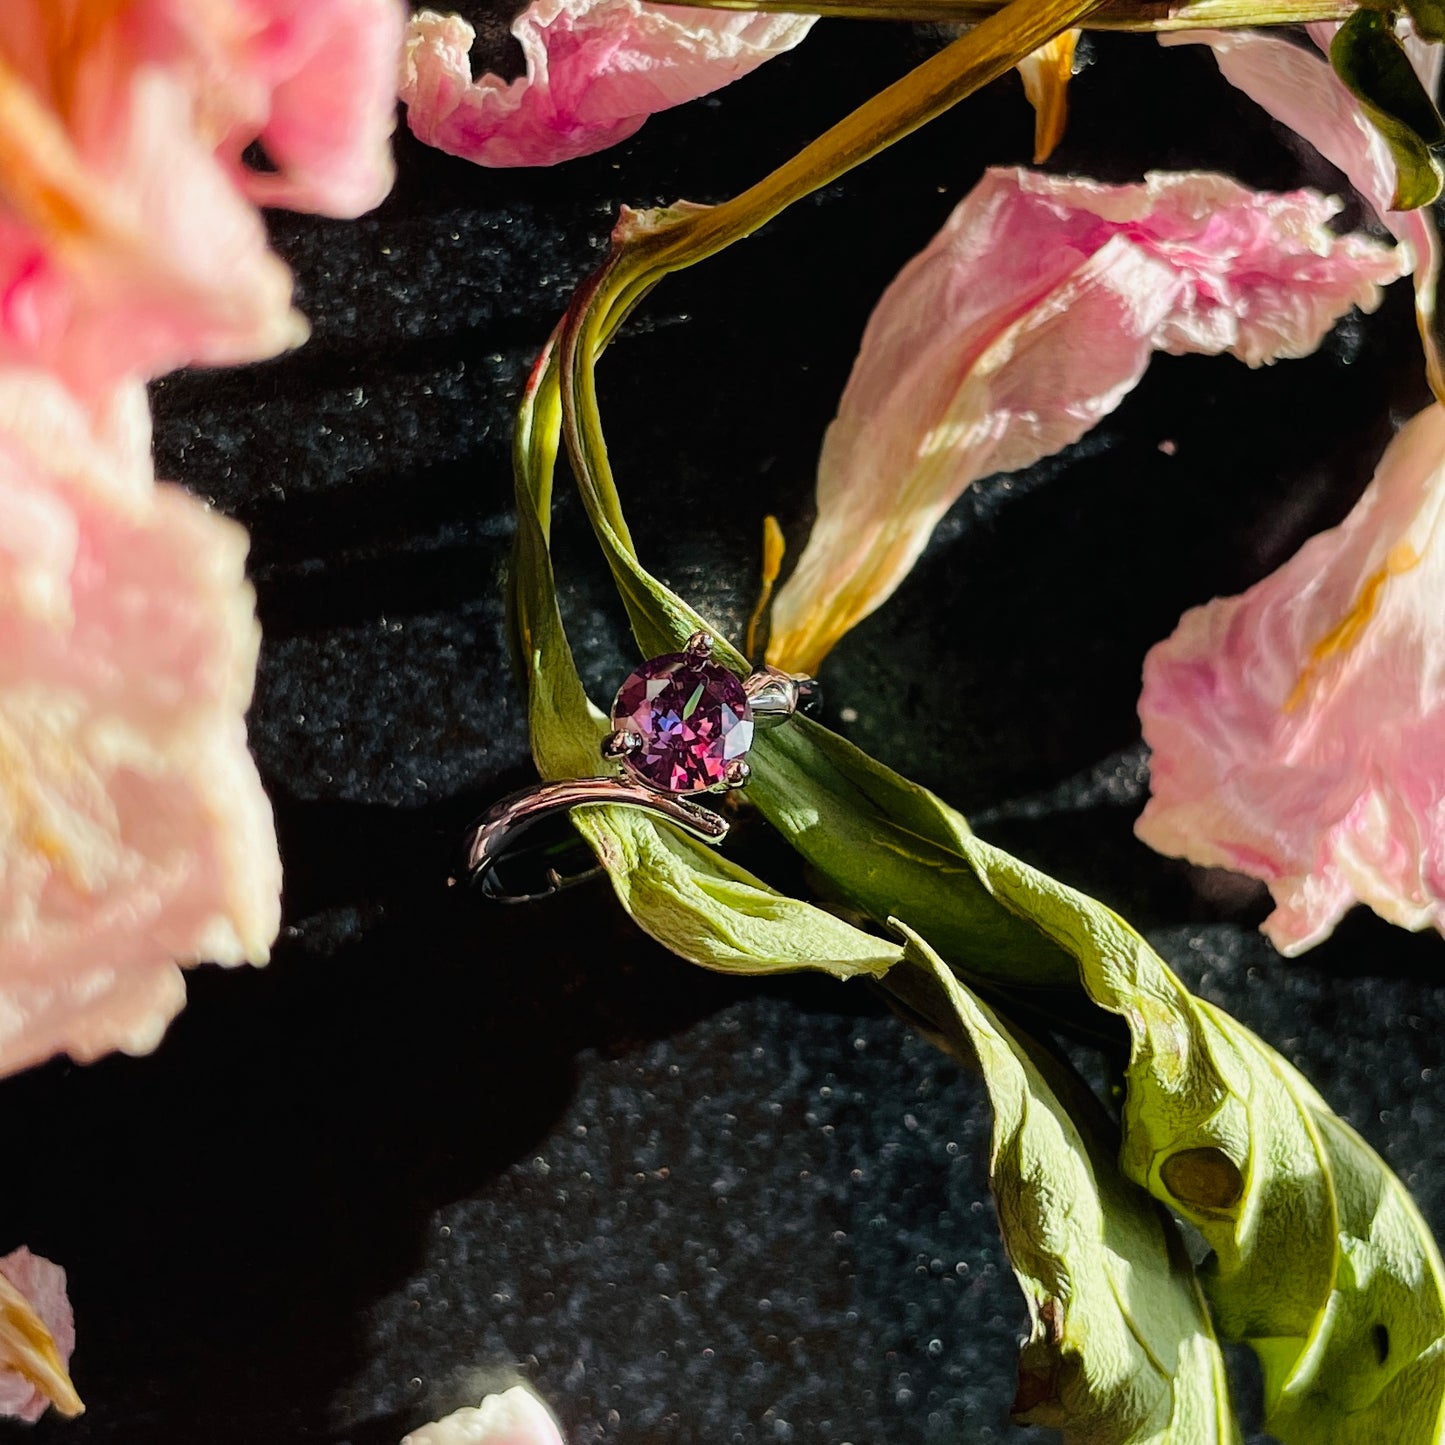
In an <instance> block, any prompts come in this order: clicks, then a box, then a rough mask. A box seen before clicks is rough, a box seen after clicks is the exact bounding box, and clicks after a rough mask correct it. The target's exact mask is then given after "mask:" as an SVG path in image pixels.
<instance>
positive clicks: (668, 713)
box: [612, 652, 753, 793]
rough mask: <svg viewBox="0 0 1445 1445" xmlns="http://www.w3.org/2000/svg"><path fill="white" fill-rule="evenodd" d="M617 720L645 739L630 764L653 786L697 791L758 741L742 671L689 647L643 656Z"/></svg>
mask: <svg viewBox="0 0 1445 1445" xmlns="http://www.w3.org/2000/svg"><path fill="white" fill-rule="evenodd" d="M612 726H613V727H614V728H618V729H620V730H623V731H626V732H631V733H636V734H637V735H638V736H639V737H640V738H641V739H642V746H641V747H640V748H638V749H637V750H636V751H635V752H631V753H629V754H628V755H627V757H626V758H625V759H624V763H625V766H626V767H628V768H629V769H630V770H631V771H632V772H634V773H636V774H637V776H638V777H640V778H642V779H643V780H644V781H645V782H648V783H651V784H652V785H653V787H655V788H663V789H665V790H666V791H667V792H669V793H697V792H701V791H702V790H703V789H704V788H711V787H714V786H715V785H716V784H718V783H721V782H722V781H723V779H724V775H725V773H726V771H727V765H728V764H729V763H730V762H731V761H732V760H733V759H734V758H740V757H742V755H743V754H744V753H745V752H747V750H748V748H749V747H751V746H752V741H753V714H752V709H751V708H750V707H749V706H748V696H747V694H746V693H745V692H744V691H743V685H742V683H741V682H739V681H738V679H737V677H736V676H734V675H733V674H732V673H731V672H729V671H728V670H727V668H725V667H720V666H719V665H718V664H717V663H715V662H708V661H706V660H704V659H701V658H693V657H689V656H688V655H687V654H686V653H685V652H669V653H666V654H664V655H663V656H662V657H654V658H652V659H651V661H649V662H644V663H643V664H642V666H641V667H639V668H638V669H637V671H636V672H634V673H632V674H631V675H630V676H629V677H628V679H627V681H626V682H624V683H623V684H622V686H621V687H620V688H619V689H618V691H617V701H616V702H614V703H613V704H612Z"/></svg>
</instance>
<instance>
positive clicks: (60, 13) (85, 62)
mask: <svg viewBox="0 0 1445 1445" xmlns="http://www.w3.org/2000/svg"><path fill="white" fill-rule="evenodd" d="M398 3H399V0H113V3H108V4H105V5H96V4H92V3H87V0H6V3H5V4H4V5H0V365H19V366H35V365H38V366H44V367H48V368H50V369H51V370H53V371H55V372H56V374H57V375H59V376H61V377H62V378H63V379H64V380H65V382H66V383H67V385H69V386H71V387H72V388H73V389H74V390H75V391H76V392H77V393H78V394H80V395H82V396H85V397H93V396H98V395H103V394H105V393H107V392H108V391H109V390H110V388H111V387H112V386H113V385H114V384H115V383H116V382H117V381H118V380H120V379H121V378H122V377H124V376H127V375H132V374H139V375H143V376H154V375H159V374H160V373H162V372H165V371H169V370H172V369H173V368H175V367H177V366H181V365H186V364H190V363H196V362H200V363H206V364H217V365H220V364H228V363H234V362H241V361H251V360H256V359H258V358H260V357H264V356H271V355H274V354H275V353H277V352H279V351H282V350H284V349H286V348H287V347H289V346H294V345H296V344H297V343H298V342H300V341H302V340H304V338H305V335H306V326H305V322H304V321H303V320H302V319H301V317H300V316H299V315H298V314H297V313H296V312H295V311H293V310H292V309H291V276H290V273H289V272H288V271H287V269H286V267H285V266H284V265H283V264H282V263H281V261H280V260H279V259H278V258H277V257H276V256H274V255H273V254H272V253H271V251H270V249H269V246H268V244H267V239H266V233H265V228H264V227H263V226H262V224H261V218H260V216H259V215H258V214H257V212H256V210H255V208H254V206H253V205H252V204H251V202H250V200H248V198H247V197H248V195H249V196H252V197H254V198H256V199H258V200H261V201H263V202H265V203H266V204H287V205H294V206H298V207H304V208H307V209H316V210H322V211H328V212H330V213H332V214H336V215H352V214H355V213H356V212H357V211H358V210H361V209H364V208H366V207H367V206H370V205H374V204H375V203H376V202H377V201H378V200H379V199H380V198H381V196H382V195H384V194H385V191H386V189H387V187H388V186H389V184H390V179H391V163H390V158H389V155H388V145H387V137H388V135H389V132H390V129H391V126H392V123H393V112H394V102H393V99H392V87H393V86H394V84H395V76H396V68H397V65H398V60H399V54H400V31H401V16H400V13H399V11H398V9H397V5H398ZM257 139H259V140H261V141H262V142H263V144H264V145H265V147H266V148H267V150H268V153H269V155H270V158H271V160H272V161H273V162H274V163H275V164H276V166H277V167H278V169H277V170H276V171H275V172H274V173H271V174H259V173H256V172H253V171H251V170H249V169H248V168H246V167H244V166H243V165H242V164H241V156H242V152H243V150H244V148H245V147H246V146H247V145H248V144H249V143H250V142H251V141H253V140H257Z"/></svg>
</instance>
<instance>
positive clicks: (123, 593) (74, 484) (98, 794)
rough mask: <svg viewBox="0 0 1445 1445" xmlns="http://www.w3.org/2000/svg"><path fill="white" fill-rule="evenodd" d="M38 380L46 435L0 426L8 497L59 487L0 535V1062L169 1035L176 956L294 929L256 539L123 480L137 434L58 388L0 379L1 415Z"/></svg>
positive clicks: (163, 493)
mask: <svg viewBox="0 0 1445 1445" xmlns="http://www.w3.org/2000/svg"><path fill="white" fill-rule="evenodd" d="M27 385H28V386H29V388H30V390H31V392H32V394H33V395H34V397H35V405H34V408H33V415H34V416H35V417H36V418H39V419H40V428H39V431H38V432H37V433H36V434H29V433H27V432H25V431H24V430H23V429H22V430H17V431H12V432H11V433H10V434H4V433H0V511H4V510H6V507H7V505H8V503H9V500H10V499H11V498H15V497H19V498H22V499H25V498H28V499H32V500H33V499H34V498H36V497H42V498H44V499H45V505H44V507H43V508H42V509H40V511H39V512H38V513H37V520H35V521H34V523H33V525H32V528H31V533H32V535H31V537H30V541H29V543H28V544H27V546H26V547H25V548H24V549H23V551H22V550H20V549H15V550H10V549H7V548H6V547H5V546H4V545H3V544H0V859H3V867H0V1073H8V1072H13V1071H14V1070H16V1069H19V1068H24V1067H26V1066H28V1065H30V1064H32V1063H36V1062H39V1061H40V1060H42V1059H44V1058H46V1057H48V1056H50V1055H51V1054H53V1053H56V1052H62V1051H63V1052H68V1053H70V1054H71V1055H72V1056H73V1057H76V1058H80V1059H90V1058H94V1057H96V1056H98V1055H99V1054H101V1053H105V1052H107V1051H109V1050H112V1049H123V1050H126V1051H128V1052H144V1051H146V1050H148V1049H150V1048H153V1047H154V1046H155V1044H156V1043H157V1042H158V1041H159V1039H160V1036H161V1034H162V1032H163V1030H164V1028H165V1025H166V1024H167V1023H168V1022H169V1021H170V1019H171V1018H172V1017H173V1016H174V1015H175V1013H176V1012H177V1011H178V1009H179V1008H180V1007H181V1005H182V1003H183V1001H184V989H183V987H182V984H181V979H180V974H179V972H178V970H177V965H178V964H182V965H184V964H189V963H196V962H201V961H213V962H218V963H225V964H239V963H244V962H252V963H264V962H265V961H266V958H267V954H268V950H269V946H270V943H271V940H272V939H273V938H274V937H275V934H276V932H277V930H278V927H279V921H280V920H279V893H280V864H279V860H278V857H277V852H276V842H275V835H274V831H273V828H272V824H271V815H270V809H269V805H268V804H267V802H266V799H265V795H264V793H263V791H262V789H261V784H260V780H259V778H258V777H257V774H256V769H255V765H254V763H253V762H252V760H251V757H250V754H249V753H248V752H247V749H246V735H245V726H244V721H243V719H244V713H245V709H246V707H247V706H248V704H249V701H250V695H251V686H252V680H253V677H254V672H255V663H256V655H257V648H258V642H259V629H258V627H257V623H256V619H255V612H254V601H253V597H252V593H251V589H250V587H249V584H248V583H247V582H246V579H245V570H244V563H245V554H246V539H245V534H244V532H243V530H242V529H241V528H240V527H238V526H237V525H236V524H235V523H233V522H230V521H227V520H225V519H224V518H221V517H218V516H216V515H215V514H214V513H212V512H210V511H209V510H208V509H207V508H205V507H204V506H203V505H202V504H201V503H199V502H197V501H196V500H195V499H194V498H192V497H190V496H188V495H187V494H186V493H184V492H182V491H180V490H179V489H177V488H171V487H156V486H154V484H152V486H151V488H150V490H149V492H147V493H143V494H141V495H139V496H137V495H136V493H135V492H134V490H133V489H132V484H131V483H129V482H121V483H118V484H116V485H107V482H106V479H105V469H106V467H107V464H108V462H110V461H111V459H112V458H114V457H119V458H120V459H121V462H120V464H121V465H122V466H124V465H127V464H128V462H127V460H126V453H125V450H124V448H123V447H122V449H121V450H119V451H112V450H110V449H108V448H107V447H106V446H105V445H104V444H103V443H101V442H96V443H95V445H94V447H93V449H92V450H91V452H90V453H89V454H88V455H87V453H86V450H85V447H84V446H83V445H82V444H81V441H80V432H81V427H80V425H79V424H78V423H76V424H74V425H72V426H71V427H69V428H67V427H66V426H65V425H64V424H63V422H62V417H63V413H64V406H63V405H62V404H58V403H57V402H56V400H55V395H54V393H55V392H58V391H59V390H60V389H59V387H58V386H57V384H56V383H54V382H48V383H47V382H45V381H43V380H42V379H40V378H37V377H34V376H33V375H32V376H30V377H28V378H25V379H17V378H15V377H0V415H4V413H5V406H4V405H3V401H4V399H5V398H7V396H8V397H9V398H10V401H11V406H12V409H13V410H14V411H15V412H16V413H18V412H19V411H20V407H19V399H20V396H21V395H22V394H23V392H24V390H25V388H26V386H27ZM71 405H72V406H73V407H74V408H75V409H76V410H77V411H79V410H80V408H79V404H78V403H73V402H72V403H71ZM56 436H59V437H61V438H68V440H69V443H70V447H69V451H68V452H67V451H65V450H63V449H62V451H61V453H60V456H61V458H62V460H63V462H64V465H63V466H61V467H60V468H59V469H58V470H51V469H49V468H48V467H47V465H46V456H47V452H46V448H45V446H44V445H41V444H40V443H43V442H44V441H45V440H46V439H48V438H52V437H56ZM37 571H38V572H39V573H40V574H42V575H41V580H40V581H39V582H37V581H36V578H35V575H31V574H35V573H37ZM17 579H18V580H17ZM37 596H38V597H39V598H40V600H41V604H42V605H37V604H36V600H35V599H36V597H37Z"/></svg>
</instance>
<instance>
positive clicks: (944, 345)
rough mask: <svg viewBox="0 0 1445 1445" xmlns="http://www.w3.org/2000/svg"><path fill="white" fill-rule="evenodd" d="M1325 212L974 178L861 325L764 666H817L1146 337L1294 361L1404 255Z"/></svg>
mask: <svg viewBox="0 0 1445 1445" xmlns="http://www.w3.org/2000/svg"><path fill="white" fill-rule="evenodd" d="M1337 209H1338V207H1337V206H1336V205H1335V203H1333V202H1330V201H1327V200H1326V199H1325V198H1323V197H1321V196H1319V195H1316V194H1315V193H1313V192H1308V191H1297V192H1293V193H1291V194H1289V195H1283V196H1271V195H1261V194H1258V193H1256V192H1253V191H1249V190H1247V189H1246V188H1244V187H1243V186H1240V185H1238V184H1236V183H1235V182H1234V181H1231V180H1229V179H1227V178H1225V177H1223V176H1212V175H1203V174H1182V175H1163V174H1159V175H1152V176H1150V177H1148V179H1147V180H1146V181H1145V182H1144V184H1142V185H1134V186H1103V185H1098V184H1095V183H1094V182H1091V181H1081V180H1071V179H1067V178H1062V177H1054V176H1043V175H1035V174H1032V173H1030V172H1025V171H1015V170H993V171H989V172H988V173H986V174H985V176H984V178H983V180H982V181H981V182H980V183H979V185H978V186H977V187H975V189H974V190H973V191H972V192H971V193H970V194H969V195H968V196H967V197H966V198H965V199H964V201H963V202H962V203H961V204H960V205H959V206H958V208H957V209H956V210H955V211H954V213H953V215H952V216H950V218H949V220H948V222H947V224H946V225H945V226H944V228H943V230H942V231H941V232H939V234H938V235H937V236H936V237H935V238H934V239H933V241H932V242H930V244H929V245H928V246H927V247H926V248H925V249H924V251H923V252H921V253H920V254H919V255H918V256H916V257H915V258H914V259H913V260H912V261H910V262H909V263H908V265H907V266H905V267H904V268H903V270H902V271H901V272H900V273H899V275H898V277H897V279H896V280H895V281H894V282H893V283H892V285H891V286H890V287H889V288H888V290H887V291H886V292H885V293H884V295H883V297H882V299H881V300H880V301H879V303H878V306H877V307H876V308H875V310H874V312H873V315H872V317H871V318H870V319H869V322H868V326H867V329H866V330H865V332H864V336H863V344H862V347H861V348H860V351H859V354H858V359H857V361H856V362H855V364H854V367H853V372H852V375H851V376H850V377H849V380H848V385H847V388H846V390H845V391H844V393H843V399H842V401H841V403H840V404H839V408H838V415H837V417H836V419H835V420H834V422H833V424H832V425H831V426H830V427H829V429H828V434H827V436H826V438H825V439H824V443H823V451H822V456H821V458H820V460H819V464H818V520H817V522H816V524H815V526H814V529H813V533H812V536H811V537H810V538H809V540H808V544H807V547H806V548H805V549H804V551H803V554H802V556H801V558H800V559H799V561H798V565H797V568H796V570H795V571H794V573H793V575H792V576H791V577H790V578H789V579H788V582H787V583H786V585H785V586H784V587H783V588H782V590H781V592H780V593H779V594H778V598H777V601H776V604H775V606H774V609H773V625H772V638H771V642H770V645H769V648H768V660H769V661H770V662H772V663H774V664H775V665H777V666H781V667H785V668H790V669H798V670H803V671H811V670H813V669H814V668H816V667H817V666H818V664H819V663H820V662H821V661H822V658H823V657H824V656H825V655H826V653H827V652H828V650H829V649H830V648H831V647H832V646H833V644H834V643H835V642H836V641H837V640H838V638H840V637H841V636H842V635H843V634H844V633H845V632H847V630H848V629H849V628H850V627H852V626H853V625H854V624H856V623H857V622H858V621H860V620H861V619H862V618H863V617H866V616H867V615H868V613H870V612H871V611H873V609H874V608H876V607H878V606H879V605H880V604H881V603H882V602H883V601H884V600H885V599H886V598H887V597H889V596H890V595H891V594H892V592H893V590H894V589H895V588H896V587H897V586H898V584H899V582H901V581H902V580H903V578H904V576H905V575H906V574H907V572H908V570H909V568H910V567H911V566H912V565H913V562H914V561H915V560H916V558H917V557H918V554H919V553H920V552H921V551H922V550H923V547H924V546H925V544H926V543H927V541H928V538H929V535H930V534H931V532H932V530H933V528H934V526H935V525H936V523H937V522H938V520H939V519H940V518H941V517H942V515H943V513H944V512H945V511H946V510H947V509H948V508H949V507H950V506H951V505H952V504H953V502H954V501H955V500H956V499H957V497H958V496H959V494H960V493H961V492H962V491H963V489H964V488H965V487H966V486H967V485H968V484H969V483H970V482H972V481H974V480H975V479H976V478H978V477H982V476H986V475H989V474H992V473H995V472H1007V471H1015V470H1018V469H1020V468H1023V467H1027V466H1030V465H1032V464H1033V463H1034V462H1036V461H1038V460H1039V459H1040V458H1041V457H1045V456H1048V455H1050V454H1051V453H1053V452H1056V451H1058V450H1059V449H1060V448H1061V447H1064V446H1067V445H1068V444H1069V443H1070V442H1073V441H1076V440H1077V439H1078V438H1079V437H1081V436H1082V435H1083V434H1084V433H1085V432H1087V431H1088V430H1089V428H1090V427H1092V426H1093V425H1094V424H1095V423H1096V422H1098V421H1099V419H1100V418H1101V417H1103V416H1105V415H1107V414H1108V413H1109V412H1111V411H1112V410H1113V409H1114V408H1115V407H1116V406H1117V405H1118V404H1119V402H1120V401H1121V400H1122V399H1123V397H1124V396H1125V395H1126V394H1127V393H1128V391H1129V390H1130V389H1131V388H1132V387H1133V386H1134V385H1135V383H1136V382H1137V381H1138V380H1139V377H1140V376H1141V375H1142V374H1143V371H1144V368H1145V367H1146V366H1147V365H1148V361H1149V357H1150V355H1151V354H1152V353H1153V352H1154V351H1155V350H1166V351H1171V352H1189V351H1196V352H1205V353H1217V352H1224V351H1227V352H1229V353H1231V354H1232V355H1234V356H1237V357H1239V358H1240V359H1241V360H1243V361H1245V362H1247V363H1248V364H1249V365H1251V366H1258V365H1260V364H1261V363H1266V362H1270V361H1273V360H1275V359H1277V358H1280V357H1292V356H1303V355H1306V354H1308V353H1309V352H1310V351H1312V350H1314V348H1315V347H1316V346H1318V345H1319V342H1320V340H1321V338H1322V337H1323V336H1324V334H1325V333H1326V332H1327V331H1328V330H1329V328H1330V327H1331V326H1332V325H1333V324H1334V322H1335V321H1336V320H1337V319H1338V318H1339V317H1340V316H1341V315H1342V314H1343V313H1344V312H1345V311H1347V310H1348V309H1349V308H1350V307H1351V306H1352V305H1355V306H1360V307H1362V308H1364V309H1365V310H1370V309H1373V308H1374V307H1375V306H1376V305H1378V303H1379V299H1380V291H1379V288H1380V286H1381V285H1382V284H1383V283H1386V282H1388V281H1391V280H1393V279H1395V277H1397V276H1398V275H1400V274H1401V272H1402V268H1403V265H1404V258H1403V257H1401V256H1400V255H1398V254H1397V253H1396V252H1394V251H1392V250H1390V249H1389V248H1387V247H1384V246H1381V245H1379V244H1377V243H1375V242H1373V241H1370V240H1368V239H1366V238H1364V237H1361V236H1345V237H1340V236H1335V235H1334V234H1333V233H1332V232H1331V231H1330V230H1329V228H1328V226H1327V222H1328V220H1329V218H1330V217H1331V216H1332V215H1333V214H1334V213H1335V211H1336V210H1337Z"/></svg>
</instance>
